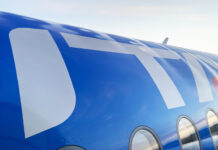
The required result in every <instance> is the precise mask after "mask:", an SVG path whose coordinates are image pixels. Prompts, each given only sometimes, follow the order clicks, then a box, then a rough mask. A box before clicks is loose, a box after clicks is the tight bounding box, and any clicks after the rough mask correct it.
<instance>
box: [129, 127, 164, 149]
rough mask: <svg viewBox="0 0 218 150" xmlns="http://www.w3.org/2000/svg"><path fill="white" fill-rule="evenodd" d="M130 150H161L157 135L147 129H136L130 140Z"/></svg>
mask: <svg viewBox="0 0 218 150" xmlns="http://www.w3.org/2000/svg"><path fill="white" fill-rule="evenodd" d="M130 140H131V141H130V145H129V149H130V150H161V149H162V148H161V146H160V144H159V140H158V138H157V136H155V134H154V133H153V132H152V131H151V130H150V129H149V128H146V127H138V128H136V129H135V130H134V131H133V133H132V136H131V139H130Z"/></svg>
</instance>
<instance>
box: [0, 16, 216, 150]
mask: <svg viewBox="0 0 218 150" xmlns="http://www.w3.org/2000/svg"><path fill="white" fill-rule="evenodd" d="M217 71H218V57H217V56H215V55H210V54H206V53H201V52H197V51H191V50H188V49H184V48H178V47H174V46H168V45H165V44H158V43H153V42H147V41H142V40H136V39H129V38H125V37H120V36H116V35H111V34H105V33H101V32H96V31H92V30H88V29H84V28H78V27H73V26H68V25H64V24H56V23H50V22H46V21H41V20H37V19H32V18H29V17H24V16H19V15H13V14H9V13H3V12H2V13H0V149H2V150H15V149H19V150H56V149H58V148H60V147H64V146H66V145H74V146H79V147H81V149H82V148H84V149H87V150H128V149H129V150H136V149H134V148H132V144H131V142H132V140H131V138H132V136H131V135H133V134H132V133H133V132H134V130H135V129H137V127H146V128H148V129H149V130H152V133H154V134H155V135H156V139H157V141H158V142H159V146H160V149H161V148H162V149H164V150H177V149H180V148H181V147H182V146H181V144H182V141H181V142H180V140H179V135H178V129H179V128H178V125H179V122H178V121H179V120H180V119H181V117H182V116H184V117H185V118H187V119H189V120H190V121H191V122H192V123H193V126H195V128H193V129H195V130H196V132H197V136H196V137H198V138H199V139H198V140H199V147H198V148H196V149H203V150H211V149H214V145H216V143H215V142H214V143H213V140H212V138H211V135H212V133H210V130H209V128H208V124H209V122H208V120H207V112H208V110H213V111H214V112H217V111H218V95H217V94H218V76H217ZM216 77H217V78H216ZM183 119H184V118H183ZM184 122H185V121H184ZM211 132H212V131H211ZM181 137H182V135H180V138H181ZM186 146H187V145H186ZM79 147H77V148H75V149H74V148H72V150H79V149H80V148H79ZM183 148H184V147H183ZM184 149H185V148H184ZM69 150H70V149H69ZM137 150H141V149H137Z"/></svg>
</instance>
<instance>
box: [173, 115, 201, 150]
mask: <svg viewBox="0 0 218 150" xmlns="http://www.w3.org/2000/svg"><path fill="white" fill-rule="evenodd" d="M183 118H184V119H187V120H188V121H189V122H190V123H191V124H192V126H193V128H194V130H195V133H196V136H197V139H198V142H199V147H200V150H202V143H201V138H200V135H199V132H198V129H197V127H196V126H195V124H194V121H193V120H192V119H191V118H189V117H188V116H186V115H181V116H179V118H178V120H177V124H176V129H177V136H178V140H179V145H180V149H181V150H183V149H182V145H183V144H182V141H181V137H180V134H179V122H180V121H181V119H183Z"/></svg>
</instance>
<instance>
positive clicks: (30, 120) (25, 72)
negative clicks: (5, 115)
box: [9, 28, 76, 138]
mask: <svg viewBox="0 0 218 150" xmlns="http://www.w3.org/2000/svg"><path fill="white" fill-rule="evenodd" d="M9 36H10V42H11V46H12V51H13V56H14V61H15V66H16V71H17V78H18V85H19V91H20V99H21V106H22V113H23V123H24V131H25V137H26V138H27V137H30V136H32V135H35V134H38V133H40V132H42V131H45V130H48V129H50V128H52V127H55V126H57V125H59V124H61V123H62V122H64V121H65V120H66V119H67V118H68V117H69V116H70V115H71V114H72V112H73V110H74V107H75V103H76V98H75V92H74V88H73V85H72V82H71V79H70V76H69V74H68V71H67V68H66V66H65V63H64V61H63V58H62V56H61V54H60V52H59V49H58V47H57V45H56V43H55V41H54V40H53V38H52V37H51V35H50V33H49V32H48V31H47V30H40V29H27V28H18V29H14V30H12V31H11V32H10V35H9Z"/></svg>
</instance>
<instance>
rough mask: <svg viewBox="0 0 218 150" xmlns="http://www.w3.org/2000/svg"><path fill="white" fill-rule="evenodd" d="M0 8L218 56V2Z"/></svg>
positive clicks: (66, 2)
mask: <svg viewBox="0 0 218 150" xmlns="http://www.w3.org/2000/svg"><path fill="white" fill-rule="evenodd" d="M0 11H6V12H11V13H16V14H21V15H25V16H29V17H34V18H38V19H43V20H49V21H54V22H58V23H64V24H69V25H73V26H79V27H84V28H88V29H93V30H97V31H102V32H106V33H111V34H117V35H121V36H127V37H130V38H136V39H141V40H147V41H153V42H162V41H163V40H164V38H165V37H169V38H170V40H169V43H168V44H170V45H175V46H180V47H184V48H189V49H196V50H200V51H205V52H210V53H215V54H218V46H217V44H218V0H35V1H31V0H0Z"/></svg>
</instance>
